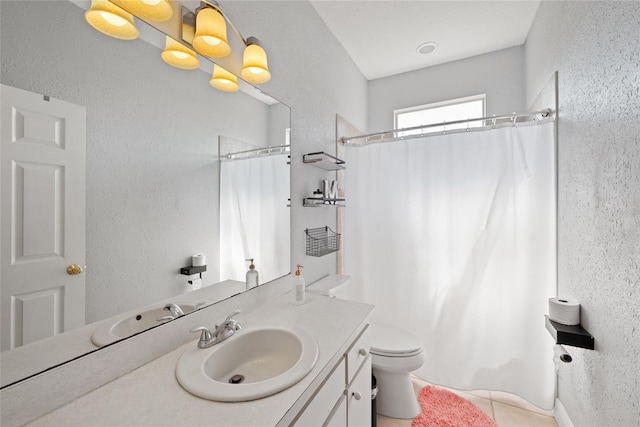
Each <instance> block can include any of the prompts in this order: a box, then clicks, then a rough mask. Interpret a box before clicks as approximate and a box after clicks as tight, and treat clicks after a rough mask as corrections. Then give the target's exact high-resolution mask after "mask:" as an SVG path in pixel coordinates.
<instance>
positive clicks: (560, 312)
mask: <svg viewBox="0 0 640 427" xmlns="http://www.w3.org/2000/svg"><path fill="white" fill-rule="evenodd" d="M549 319H551V320H553V321H554V322H558V323H560V324H562V325H579V324H580V304H579V303H578V302H576V301H571V300H566V299H561V298H549Z"/></svg>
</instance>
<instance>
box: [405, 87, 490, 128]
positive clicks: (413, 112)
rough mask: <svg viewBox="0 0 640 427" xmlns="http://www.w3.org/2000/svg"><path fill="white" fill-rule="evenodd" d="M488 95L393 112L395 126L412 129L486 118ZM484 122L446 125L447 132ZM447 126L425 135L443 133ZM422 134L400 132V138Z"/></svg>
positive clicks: (478, 125) (477, 125)
mask: <svg viewBox="0 0 640 427" xmlns="http://www.w3.org/2000/svg"><path fill="white" fill-rule="evenodd" d="M485 99H486V95H485V94H482V95H475V96H468V97H466V98H458V99H451V100H449V101H443V102H436V103H433V104H426V105H419V106H417V107H410V108H402V109H400V110H394V111H393V119H394V126H395V128H396V129H404V128H410V127H414V126H422V125H428V124H433V123H442V122H451V121H456V120H466V119H474V118H480V117H484V115H485V113H484V111H485ZM480 126H482V121H476V122H469V123H460V124H457V125H446V130H452V129H464V128H466V127H470V128H471V127H480ZM444 130H445V126H434V127H430V128H428V129H426V130H425V131H424V133H431V132H442V131H444ZM420 133H422V130H421V129H417V130H412V131H406V132H398V136H406V135H414V134H420Z"/></svg>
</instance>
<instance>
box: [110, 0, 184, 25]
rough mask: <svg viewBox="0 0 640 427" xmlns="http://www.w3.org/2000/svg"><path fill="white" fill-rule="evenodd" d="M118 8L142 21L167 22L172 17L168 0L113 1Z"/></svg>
mask: <svg viewBox="0 0 640 427" xmlns="http://www.w3.org/2000/svg"><path fill="white" fill-rule="evenodd" d="M114 2H115V3H117V4H119V5H120V6H123V7H126V9H127V10H128V11H130V12H131V13H133V14H134V15H135V16H138V17H140V18H142V19H148V20H150V21H168V20H169V19H171V17H172V16H173V8H172V7H171V5H170V4H169V0H114Z"/></svg>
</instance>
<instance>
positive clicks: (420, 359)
mask: <svg viewBox="0 0 640 427" xmlns="http://www.w3.org/2000/svg"><path fill="white" fill-rule="evenodd" d="M348 285H349V276H345V275H338V274H332V275H329V276H327V277H325V278H323V279H321V280H319V281H317V282H315V283H313V284H311V285H309V286H308V287H307V292H309V293H315V294H320V295H326V296H329V297H332V298H340V299H347V296H348V292H347V287H348ZM369 334H370V340H371V365H372V367H373V375H375V377H376V381H377V385H378V396H377V398H376V409H377V412H378V414H380V415H384V416H387V417H392V418H405V419H410V418H415V417H416V416H418V414H420V412H421V409H420V405H419V404H418V400H417V399H416V395H415V393H414V391H413V385H412V384H411V378H410V373H411V372H412V371H415V370H416V369H418V368H420V367H421V366H422V364H423V363H424V353H423V351H422V344H421V343H420V340H419V339H418V338H417V337H416V336H415V335H413V334H411V333H409V332H408V331H404V330H402V329H400V328H397V327H395V326H387V325H380V324H372V325H371V326H370V327H369Z"/></svg>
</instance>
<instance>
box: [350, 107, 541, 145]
mask: <svg viewBox="0 0 640 427" xmlns="http://www.w3.org/2000/svg"><path fill="white" fill-rule="evenodd" d="M552 113H553V111H552V110H551V109H549V108H546V109H544V110H539V111H534V112H532V113H512V114H503V115H500V116H495V115H494V116H488V117H478V118H476V119H464V120H453V121H450V122H440V123H431V124H428V125H421V126H412V127H408V128H402V129H391V130H386V131H383V132H374V133H368V134H364V135H358V136H350V137H344V136H343V137H342V138H340V140H341V141H342V143H343V144H345V145H348V144H351V143H352V141H354V140H357V139H364V140H365V141H364V142H363V143H361V144H366V143H367V142H369V140H370V139H372V138H375V139H376V142H381V141H395V140H400V139H407V138H418V137H421V136H424V133H420V134H410V135H401V136H397V135H396V134H398V133H400V132H408V131H413V130H420V129H429V128H434V127H440V126H444V127H446V126H450V125H458V124H464V123H467V124H469V123H472V122H480V121H484V122H488V123H487V124H485V126H489V125H491V126H496V125H498V124H504V123H512V124H515V123H516V122H517V123H523V122H527V121H534V120H536V121H538V122H540V121H542V120H543V119H546V118H549V117H550V116H551V114H552ZM528 117H532V119H529V120H523V119H526V118H528ZM453 130H454V129H452V130H450V131H448V132H451V131H453ZM455 130H458V131H460V130H462V129H455ZM466 130H469V127H468V126H467V128H466ZM446 132H447V131H446V130H445V131H443V133H446Z"/></svg>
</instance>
